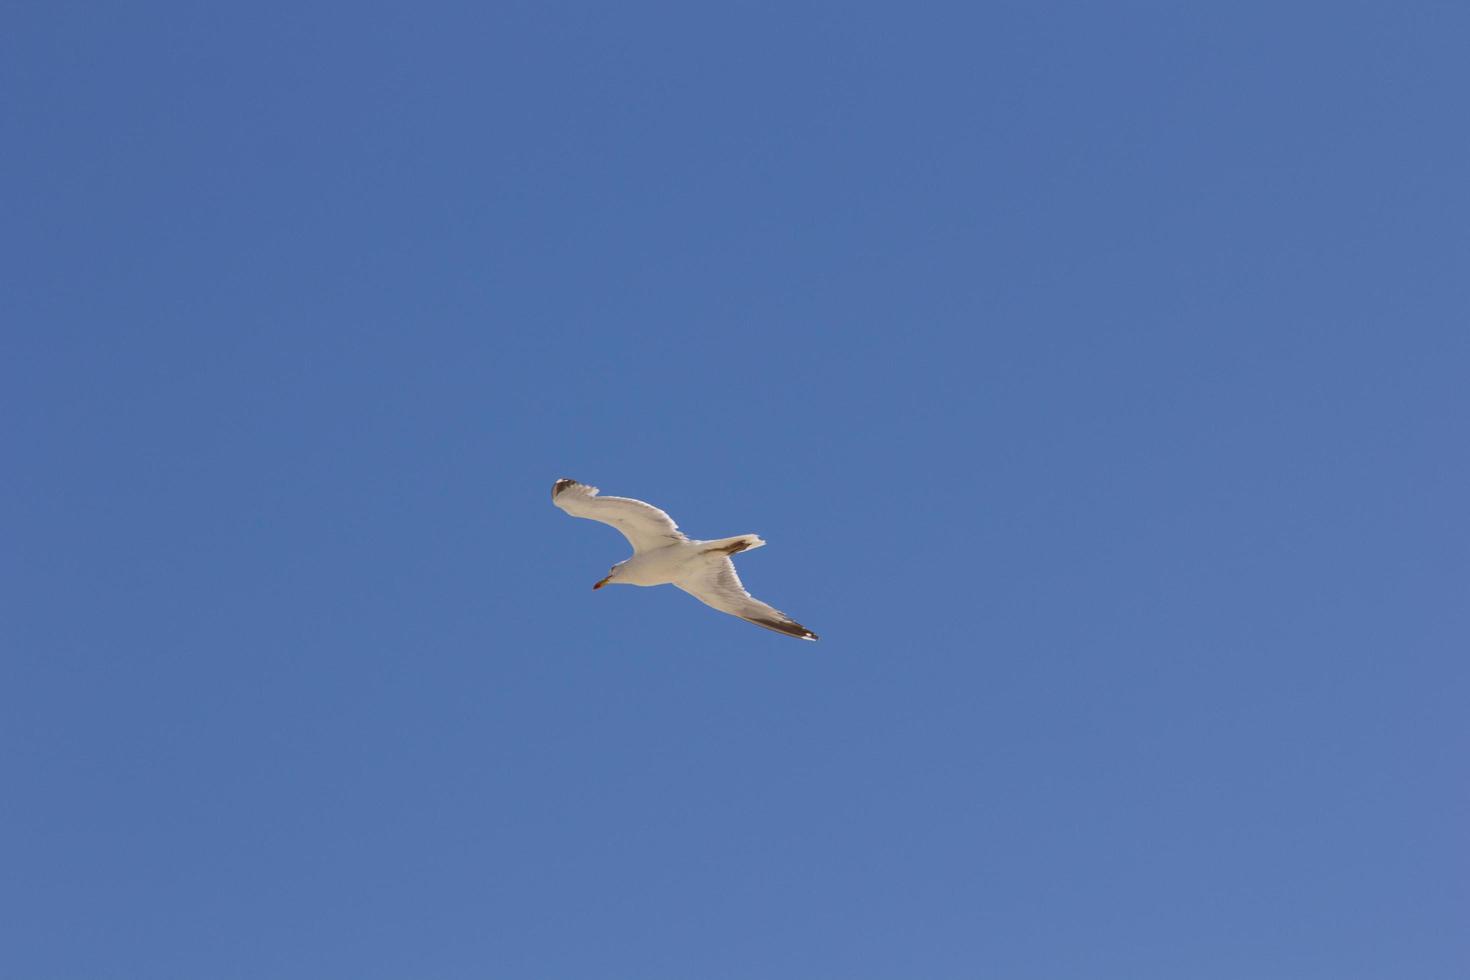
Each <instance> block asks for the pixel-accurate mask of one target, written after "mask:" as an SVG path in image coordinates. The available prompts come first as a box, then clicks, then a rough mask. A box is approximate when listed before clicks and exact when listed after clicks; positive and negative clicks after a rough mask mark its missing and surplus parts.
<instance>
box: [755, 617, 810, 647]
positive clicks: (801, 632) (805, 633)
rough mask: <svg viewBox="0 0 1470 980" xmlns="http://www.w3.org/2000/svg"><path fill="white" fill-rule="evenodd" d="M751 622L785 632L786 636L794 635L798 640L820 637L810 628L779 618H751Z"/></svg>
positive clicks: (778, 631)
mask: <svg viewBox="0 0 1470 980" xmlns="http://www.w3.org/2000/svg"><path fill="white" fill-rule="evenodd" d="M751 622H752V623H754V624H756V625H757V626H764V627H765V628H766V629H768V630H775V631H776V632H777V633H785V634H786V635H787V636H794V637H796V638H797V639H798V640H811V641H813V642H816V641H817V640H819V639H821V637H819V636H817V634H815V633H813V632H812V631H811V630H809V629H807V628H806V627H805V626H803V625H801V624H800V623H794V622H789V621H787V622H782V621H781V620H779V619H752V620H751Z"/></svg>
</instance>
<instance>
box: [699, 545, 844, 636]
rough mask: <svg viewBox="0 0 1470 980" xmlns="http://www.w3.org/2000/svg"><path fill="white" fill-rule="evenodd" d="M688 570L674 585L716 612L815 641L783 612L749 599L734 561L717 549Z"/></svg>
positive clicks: (751, 598) (804, 629)
mask: <svg viewBox="0 0 1470 980" xmlns="http://www.w3.org/2000/svg"><path fill="white" fill-rule="evenodd" d="M689 566H690V568H689V572H688V573H687V574H685V575H684V576H683V577H681V578H678V579H675V580H674V584H675V585H677V586H678V587H679V588H681V589H683V590H684V591H685V592H688V593H689V594H690V595H692V596H694V598H696V599H698V600H699V601H700V602H702V603H704V604H705V605H706V606H712V607H714V608H715V609H718V610H719V611H720V612H723V613H729V614H730V615H731V616H739V617H740V618H741V619H743V620H745V621H746V622H747V623H754V624H755V625H757V626H764V627H765V628H766V629H768V630H775V631H776V632H777V633H785V634H786V635H787V636H795V637H798V638H800V639H803V640H815V639H816V638H817V634H815V633H813V632H812V631H811V630H809V629H807V628H806V627H805V626H803V625H801V624H800V623H798V622H797V621H796V620H794V619H792V618H791V617H790V616H788V615H786V614H785V613H783V612H782V611H781V610H779V609H776V608H773V607H771V606H768V605H766V604H765V603H764V602H761V601H760V600H759V599H756V598H753V597H752V596H751V594H750V593H749V592H746V591H745V586H743V585H741V584H740V576H739V575H736V574H735V563H734V562H732V561H731V560H730V559H729V558H726V557H725V556H724V555H722V554H719V553H718V552H710V553H706V554H705V555H704V556H701V560H699V561H694V562H690V563H689Z"/></svg>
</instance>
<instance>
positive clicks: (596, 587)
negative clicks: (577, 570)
mask: <svg viewBox="0 0 1470 980" xmlns="http://www.w3.org/2000/svg"><path fill="white" fill-rule="evenodd" d="M607 578H612V576H611V575H609V576H608V577H607ZM607 578H605V579H603V580H602V581H601V582H598V583H597V584H596V585H594V586H592V587H593V588H594V589H600V588H602V587H603V586H604V585H606V584H607Z"/></svg>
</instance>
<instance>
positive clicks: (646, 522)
mask: <svg viewBox="0 0 1470 980" xmlns="http://www.w3.org/2000/svg"><path fill="white" fill-rule="evenodd" d="M551 502H552V503H554V504H556V506H558V507H560V508H561V509H562V510H564V511H566V512H567V513H568V514H571V515H572V516H573V517H585V518H587V519H588V520H589V521H600V522H601V523H603V524H607V525H610V526H612V527H615V528H617V529H618V530H619V531H621V532H622V533H623V537H625V538H627V539H628V542H629V543H630V544H631V545H632V546H633V553H634V554H637V553H638V552H641V551H651V550H653V549H654V548H662V547H665V546H666V545H671V544H675V543H677V542H680V541H688V540H689V539H688V538H686V537H685V536H684V535H683V534H682V533H680V531H679V525H677V524H675V523H674V519H673V518H672V517H670V516H669V515H668V514H665V513H664V512H663V511H661V510H659V509H658V508H657V507H655V506H653V505H652V504H645V503H644V502H643V501H641V500H634V499H632V498H631V497H599V496H598V495H597V488H596V487H589V486H587V485H586V484H585V483H578V482H577V481H575V480H565V479H563V480H557V481H556V485H555V486H554V487H552V488H551Z"/></svg>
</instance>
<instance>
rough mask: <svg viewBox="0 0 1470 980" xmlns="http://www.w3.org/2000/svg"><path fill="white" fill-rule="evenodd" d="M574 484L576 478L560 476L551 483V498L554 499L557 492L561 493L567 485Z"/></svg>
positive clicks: (572, 485) (575, 483)
mask: <svg viewBox="0 0 1470 980" xmlns="http://www.w3.org/2000/svg"><path fill="white" fill-rule="evenodd" d="M576 485H577V481H576V480H568V479H567V478H566V477H562V478H561V479H560V480H557V481H556V483H554V484H552V487H551V499H552V500H555V499H556V495H557V494H559V493H561V492H562V491H563V490H565V489H566V488H567V487H574V486H576Z"/></svg>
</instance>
